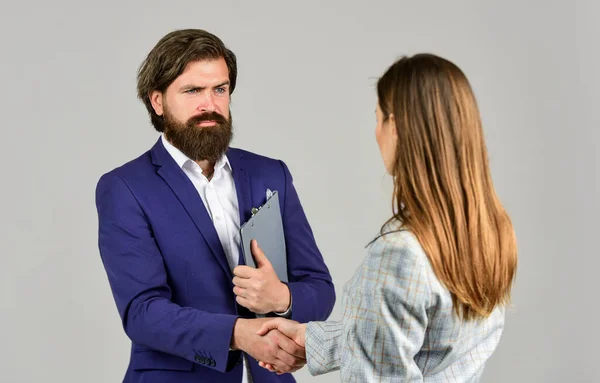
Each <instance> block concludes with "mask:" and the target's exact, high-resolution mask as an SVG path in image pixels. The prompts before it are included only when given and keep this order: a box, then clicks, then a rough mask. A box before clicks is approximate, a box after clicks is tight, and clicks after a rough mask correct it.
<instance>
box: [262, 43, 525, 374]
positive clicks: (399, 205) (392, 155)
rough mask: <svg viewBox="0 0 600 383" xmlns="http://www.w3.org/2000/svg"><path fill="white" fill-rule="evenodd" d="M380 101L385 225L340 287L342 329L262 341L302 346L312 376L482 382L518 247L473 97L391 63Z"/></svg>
mask: <svg viewBox="0 0 600 383" xmlns="http://www.w3.org/2000/svg"><path fill="white" fill-rule="evenodd" d="M377 96H378V102H377V106H376V116H377V127H376V129H375V136H376V139H377V143H378V145H379V148H380V151H381V156H382V159H383V162H384V165H385V167H386V169H387V171H388V172H389V173H390V174H391V175H392V177H393V180H394V193H393V208H392V209H393V214H392V217H391V218H390V219H389V221H388V222H386V223H385V224H384V225H383V226H382V228H381V230H380V232H379V234H378V235H377V236H376V238H375V239H374V240H373V241H372V242H371V243H370V244H369V246H368V249H369V250H368V254H367V256H366V258H365V259H364V261H363V263H362V265H361V266H360V268H359V269H358V270H357V271H356V273H355V274H354V276H353V278H352V279H351V280H350V281H349V282H348V283H347V284H346V286H345V287H344V294H343V297H342V305H343V309H342V312H343V316H342V319H341V320H340V321H327V322H309V323H307V324H300V323H297V322H294V321H290V320H286V319H281V318H277V319H273V320H271V321H268V322H265V323H264V324H263V326H262V328H261V329H260V331H259V333H260V334H264V333H266V332H268V331H269V330H270V329H274V328H277V329H279V331H281V332H282V333H283V334H285V335H286V336H288V337H289V338H291V339H293V340H294V341H295V342H296V343H298V344H299V345H301V346H304V347H305V349H306V362H307V365H308V368H309V371H310V373H311V374H312V375H319V374H323V373H326V372H329V371H334V370H338V369H339V370H340V371H341V376H342V381H344V382H370V381H380V380H382V381H390V379H393V381H398V382H400V381H402V382H403V381H426V382H448V381H452V382H457V381H458V382H463V381H469V382H472V381H478V380H479V378H480V377H481V374H482V371H483V368H484V365H485V363H486V361H487V360H488V358H489V357H490V356H491V355H492V353H493V352H494V351H495V349H496V347H497V345H498V342H499V340H500V337H501V334H502V331H503V328H504V318H505V308H506V305H507V303H508V302H509V300H510V291H511V287H512V284H513V279H514V276H515V272H516V267H517V246H516V239H515V234H514V231H513V226H512V224H511V221H510V218H509V216H508V214H507V212H506V211H505V209H504V208H503V206H502V204H501V203H500V200H499V198H498V196H497V194H496V192H495V190H494V185H493V183H492V177H491V175H490V168H489V164H488V158H487V149H486V145H485V140H484V134H483V129H482V124H481V118H480V115H479V111H478V107H477V102H476V99H475V96H474V94H473V91H472V89H471V86H470V84H469V81H468V80H467V78H466V76H465V75H464V73H463V72H462V71H461V70H460V69H459V68H458V67H457V66H456V65H454V64H453V63H451V62H450V61H448V60H446V59H443V58H441V57H438V56H435V55H432V54H418V55H415V56H412V57H403V58H401V59H400V60H398V61H396V62H395V63H394V64H393V65H392V66H391V67H389V69H388V70H387V71H386V72H385V74H384V75H383V76H382V77H381V78H380V79H379V81H378V83H377ZM261 365H262V366H263V367H265V368H268V369H270V370H272V371H274V370H273V367H272V366H271V365H268V364H264V363H262V362H261Z"/></svg>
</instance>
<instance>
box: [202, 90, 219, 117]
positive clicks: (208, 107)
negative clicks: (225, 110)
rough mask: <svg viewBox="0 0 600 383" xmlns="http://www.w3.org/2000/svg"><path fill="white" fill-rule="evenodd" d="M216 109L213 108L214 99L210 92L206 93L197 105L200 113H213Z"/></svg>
mask: <svg viewBox="0 0 600 383" xmlns="http://www.w3.org/2000/svg"><path fill="white" fill-rule="evenodd" d="M215 109H216V106H215V98H214V96H213V95H212V94H211V93H210V92H206V94H205V95H204V97H203V98H202V101H201V102H200V104H199V105H198V110H199V111H200V112H202V113H205V112H214V111H215Z"/></svg>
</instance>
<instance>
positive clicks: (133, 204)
mask: <svg viewBox="0 0 600 383" xmlns="http://www.w3.org/2000/svg"><path fill="white" fill-rule="evenodd" d="M236 65H237V64H236V56H235V55H234V53H233V52H232V51H231V50H229V49H228V48H227V47H226V46H225V45H224V44H223V42H222V41H221V40H220V39H219V38H218V37H216V36H215V35H213V34H211V33H209V32H207V31H204V30H199V29H185V30H178V31H174V32H171V33H169V34H167V35H166V36H164V37H163V38H162V39H161V40H160V41H159V42H158V43H157V44H156V46H155V47H154V48H153V49H152V50H151V51H150V53H149V54H148V56H147V57H146V59H145V60H144V62H143V63H142V65H141V66H140V68H139V72H138V78H137V79H138V85H137V91H138V97H139V98H140V99H141V100H142V101H143V102H144V104H145V106H146V108H147V110H148V113H149V115H150V120H151V122H152V125H153V126H154V128H155V129H156V130H157V131H158V132H160V137H158V140H157V142H156V143H155V144H154V146H153V147H152V148H151V149H150V150H148V151H147V152H145V153H143V154H142V155H141V156H139V157H137V158H136V159H133V160H132V161H130V162H128V163H126V164H124V165H122V166H120V167H118V168H116V169H113V170H111V171H110V172H108V173H106V174H104V175H102V177H100V180H99V182H98V184H97V187H96V207H97V212H98V220H99V231H98V235H99V239H98V243H99V250H100V256H101V259H102V263H103V265H104V268H105V270H106V274H107V278H108V282H109V286H110V288H111V291H112V294H113V296H114V300H115V303H116V306H117V309H118V313H119V315H120V318H121V321H122V324H123V328H124V331H125V333H126V335H127V336H128V337H129V338H130V340H131V343H132V347H131V353H130V360H129V365H128V367H127V371H126V372H125V376H124V380H123V381H124V382H127V383H134V382H146V383H153V382H157V383H158V382H161V383H163V382H173V383H185V382H235V383H239V382H243V383H246V382H252V381H254V382H294V381H295V380H294V378H293V376H292V375H291V372H294V371H296V370H297V369H299V368H300V367H302V365H304V364H305V363H306V360H305V352H304V349H303V348H301V347H300V346H298V345H297V344H295V343H294V342H293V341H291V340H290V339H288V338H286V337H285V336H283V335H282V334H281V333H279V332H278V330H272V331H271V332H269V333H267V334H266V335H264V336H259V335H257V331H258V329H259V328H260V326H261V323H262V322H263V321H264V320H268V317H273V316H282V317H285V318H290V319H293V320H296V321H298V322H302V323H306V322H309V321H323V320H325V319H327V318H328V316H329V315H330V313H331V311H332V309H333V306H334V303H335V291H334V286H333V283H332V279H331V275H330V273H329V270H328V268H327V266H326V265H325V263H324V261H323V257H322V255H321V253H320V251H319V249H318V247H317V245H316V243H315V239H314V237H313V234H312V230H311V227H310V225H309V223H308V220H307V218H306V216H305V213H304V211H303V208H302V205H301V203H300V200H299V198H298V194H297V193H296V190H295V188H294V185H293V182H292V176H291V174H290V171H289V170H288V167H287V166H286V164H285V163H284V162H283V161H281V160H276V159H270V158H267V157H264V156H260V155H258V154H254V153H250V152H248V151H244V150H241V149H236V148H231V147H230V146H229V145H230V142H231V139H232V136H233V133H232V117H231V111H230V99H231V94H232V93H233V91H234V89H235V85H236V77H237V66H236ZM271 190H277V191H278V194H279V201H280V204H281V215H282V221H283V226H284V232H285V234H284V235H285V241H286V248H287V268H288V282H287V283H283V282H281V281H280V280H279V279H278V278H277V275H276V273H275V271H274V269H273V267H272V265H271V264H270V263H269V260H268V258H267V257H266V256H265V254H263V253H262V251H261V250H260V247H259V246H260V244H256V243H255V242H254V243H253V249H252V252H253V254H254V257H255V259H256V265H257V267H256V268H251V267H249V266H246V265H245V264H244V257H243V256H242V252H241V247H240V235H239V228H240V226H241V225H242V224H243V223H245V222H246V221H247V220H248V219H249V218H250V217H251V215H252V208H253V207H257V206H261V205H262V204H263V203H264V202H265V200H266V198H267V195H268V194H269V191H271ZM256 314H265V315H266V316H267V318H257V315H256ZM257 360H260V361H263V362H266V363H270V364H272V365H273V366H274V367H276V369H277V371H278V372H279V373H278V374H275V373H271V372H269V371H267V370H265V369H263V368H261V367H260V366H259V365H258V364H257ZM282 373H283V374H282Z"/></svg>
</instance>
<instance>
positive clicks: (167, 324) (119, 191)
mask: <svg viewBox="0 0 600 383" xmlns="http://www.w3.org/2000/svg"><path fill="white" fill-rule="evenodd" d="M96 207H97V211H98V221H99V229H98V235H99V239H98V245H99V250H100V256H101V259H102V262H103V264H104V268H105V270H106V273H107V276H108V281H109V284H110V287H111V290H112V293H113V296H114V299H115V302H116V305H117V308H118V311H119V315H120V317H121V320H122V324H123V327H124V330H125V333H126V334H127V336H128V337H129V338H130V339H131V340H132V341H133V342H135V343H138V344H141V345H144V346H146V347H148V348H151V349H153V350H158V351H162V352H165V353H168V354H171V355H176V356H179V357H182V358H185V359H188V360H190V361H192V362H195V363H201V364H202V365H203V366H205V367H207V368H213V369H215V370H218V371H221V372H225V371H229V370H230V369H232V368H233V367H234V366H235V363H236V362H237V360H238V359H239V358H240V355H241V354H240V352H239V351H235V352H229V345H230V340H231V335H232V333H233V326H234V323H235V320H236V316H234V315H226V314H215V313H208V312H204V311H200V310H197V309H194V308H191V307H181V306H179V305H177V304H175V303H173V302H172V301H171V290H170V288H169V285H168V282H167V272H166V270H165V266H164V263H163V258H162V255H161V253H160V250H159V248H158V246H157V244H156V242H155V240H154V237H153V233H152V228H151V226H150V224H149V222H148V219H147V217H146V216H145V214H144V212H143V210H142V208H141V207H140V205H139V204H138V202H137V200H136V198H135V196H134V195H133V193H132V192H131V190H130V189H129V187H128V186H127V184H126V182H125V181H124V180H123V179H122V178H120V177H119V176H118V175H114V174H111V173H108V174H105V175H104V176H102V177H101V178H100V180H99V182H98V185H97V187H96Z"/></svg>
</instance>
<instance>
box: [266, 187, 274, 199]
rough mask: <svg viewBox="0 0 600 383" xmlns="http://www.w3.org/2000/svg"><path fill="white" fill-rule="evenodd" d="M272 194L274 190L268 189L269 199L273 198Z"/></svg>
mask: <svg viewBox="0 0 600 383" xmlns="http://www.w3.org/2000/svg"><path fill="white" fill-rule="evenodd" d="M272 195H273V192H272V191H271V189H267V199H269V198H271V196H272Z"/></svg>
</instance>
